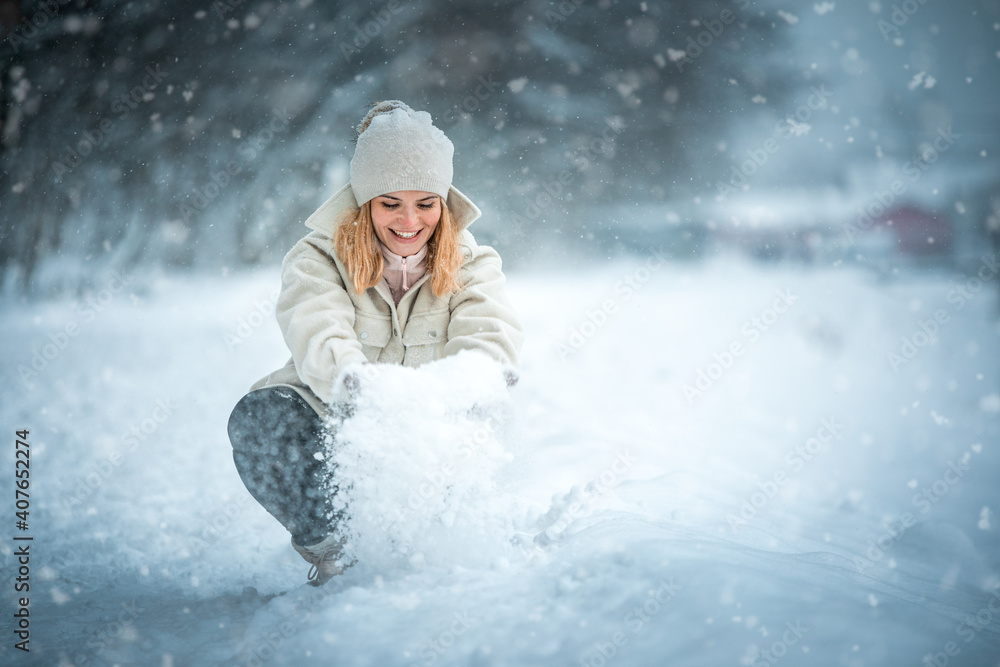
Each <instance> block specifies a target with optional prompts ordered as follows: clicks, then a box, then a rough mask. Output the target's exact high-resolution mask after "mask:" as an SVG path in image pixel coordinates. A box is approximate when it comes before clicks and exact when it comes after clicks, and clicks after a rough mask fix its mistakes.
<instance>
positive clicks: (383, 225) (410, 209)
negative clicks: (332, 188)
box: [372, 190, 441, 257]
mask: <svg viewBox="0 0 1000 667" xmlns="http://www.w3.org/2000/svg"><path fill="white" fill-rule="evenodd" d="M440 219H441V198H440V197H438V196H437V195H436V194H433V193H431V192H420V191H418V190H401V191H399V192H390V193H388V194H385V195H379V196H378V197H375V198H374V199H372V222H373V223H374V224H375V235H376V236H378V238H379V240H380V241H381V242H382V243H384V244H385V246H386V247H387V248H389V250H391V251H392V252H394V253H396V254H397V255H399V256H401V257H409V256H410V255H414V254H416V253H418V252H420V249H421V248H423V247H424V246H425V245H427V242H428V241H430V239H431V235H432V234H433V233H434V228H435V227H437V224H438V220H440Z"/></svg>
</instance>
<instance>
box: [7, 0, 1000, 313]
mask: <svg viewBox="0 0 1000 667" xmlns="http://www.w3.org/2000/svg"><path fill="white" fill-rule="evenodd" d="M0 21H2V26H3V35H4V41H3V50H4V56H3V60H2V65H0V67H2V70H0V85H2V90H0V128H2V131H0V137H2V139H0V281H2V289H3V290H5V291H6V292H7V293H28V294H34V295H41V294H50V293H59V292H66V291H71V292H72V291H79V290H86V289H87V288H88V285H89V283H90V281H91V280H93V276H95V275H97V274H98V273H102V272H104V271H106V270H108V269H118V270H127V269H128V268H130V267H138V266H141V267H142V272H143V273H144V274H147V275H150V274H152V273H155V272H156V271H168V272H169V271H188V270H191V269H196V270H204V271H209V272H212V273H218V274H221V275H227V274H228V273H229V272H232V271H238V270H241V269H244V268H246V267H253V266H255V265H260V264H268V263H270V264H273V263H276V262H278V261H279V260H280V259H281V257H282V256H283V255H284V253H285V252H286V251H287V249H288V248H289V247H291V245H292V244H293V243H294V242H295V240H297V239H298V238H299V237H300V236H301V235H302V234H303V232H304V231H305V228H304V227H303V226H302V225H301V223H302V221H303V220H304V219H305V218H306V217H307V216H308V214H309V213H310V212H311V211H313V210H314V209H315V208H316V207H317V206H318V205H319V204H320V203H321V202H322V201H323V200H324V199H325V198H326V197H327V196H329V194H331V193H332V192H333V191H334V190H336V189H337V188H339V187H340V186H341V185H343V184H344V183H345V182H347V180H348V179H349V172H348V168H349V161H350V157H351V155H352V153H353V140H354V136H355V134H354V129H353V128H354V126H355V124H356V123H357V122H358V120H359V119H360V118H361V116H362V115H363V114H364V113H365V111H366V110H367V108H368V107H369V105H370V104H371V103H372V102H375V101H378V100H382V99H387V98H398V99H402V100H404V101H406V102H407V103H409V104H410V105H411V106H413V107H415V108H418V109H426V110H428V111H429V112H430V113H431V114H432V116H433V117H434V119H435V122H436V124H437V125H438V126H439V127H441V128H442V129H443V130H444V131H445V132H446V133H447V134H448V136H449V137H450V138H451V139H452V141H453V142H454V143H455V146H456V157H455V167H456V172H455V173H456V175H455V184H456V186H457V187H458V188H459V189H461V190H463V191H464V192H466V193H467V194H469V195H470V196H471V197H472V198H473V200H474V201H476V202H477V203H478V204H479V205H480V207H481V208H482V209H483V211H484V216H483V218H482V219H481V220H480V221H479V222H477V223H476V225H475V227H474V230H473V231H474V232H475V233H476V235H477V238H478V239H479V240H480V242H485V243H488V244H493V245H495V246H496V247H497V248H498V249H499V250H500V252H501V254H502V255H503V257H504V259H505V262H506V263H507V266H508V268H511V269H513V268H519V267H524V266H531V265H533V264H545V265H546V266H551V264H552V262H570V261H575V260H576V259H578V258H581V257H584V258H591V259H594V258H608V257H612V256H618V255H621V254H626V253H630V252H644V251H645V250H646V249H647V248H649V247H664V248H666V249H668V250H669V253H670V255H671V256H672V257H673V258H675V259H676V260H678V261H698V260H701V259H704V258H706V257H708V256H712V255H713V254H716V253H718V252H720V251H724V250H726V249H732V248H735V249H737V250H738V251H739V252H741V253H746V254H748V255H749V256H751V257H753V258H755V259H756V260H759V261H762V262H798V263H806V264H822V265H831V264H837V263H861V264H864V265H866V266H870V267H872V268H873V269H874V270H877V271H879V272H880V273H882V274H890V273H891V272H893V271H894V270H897V269H898V267H899V266H900V265H901V264H906V265H917V266H935V267H940V266H941V265H945V266H953V267H954V266H962V265H964V264H970V265H974V264H975V262H976V253H977V252H979V251H980V250H981V249H982V247H983V244H985V243H988V242H995V240H996V238H997V233H998V225H1000V223H998V210H1000V199H998V197H1000V131H998V127H1000V117H998V116H1000V112H998V109H1000V4H998V3H997V2H995V1H993V0H962V1H960V2H949V3H944V2H932V1H928V0H908V1H907V2H901V3H890V2H880V1H877V0H872V1H870V2H851V3H844V2H826V1H823V2H750V1H749V0H736V1H729V0H727V1H710V0H697V1H691V2H657V1H654V0H647V1H640V2H613V1H611V0H563V1H562V2H548V1H529V2H505V1H502V0H501V1H500V2H480V1H466V0H457V1H450V2H433V3H411V2H407V1H406V0H390V1H389V2H385V3H368V2H315V1H313V0H297V1H295V2H270V1H259V0H221V1H219V2H208V1H200V2H187V1H178V2H171V3H168V4H164V3H155V2H141V1H129V2H120V1H115V0H105V1H83V0H70V1H65V2H64V1H61V0H51V1H50V2H2V3H0Z"/></svg>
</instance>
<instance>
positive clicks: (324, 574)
mask: <svg viewBox="0 0 1000 667" xmlns="http://www.w3.org/2000/svg"><path fill="white" fill-rule="evenodd" d="M343 544H344V543H343V541H342V540H341V539H340V538H338V537H336V536H334V535H330V536H329V537H327V538H326V539H325V540H323V541H322V542H320V543H319V544H314V545H313V546H310V547H306V546H302V545H300V544H296V543H295V540H292V547H293V548H294V549H295V550H296V551H298V552H299V555H300V556H302V557H303V558H304V559H305V560H306V562H307V563H309V564H311V565H312V567H311V568H309V574H308V577H309V583H310V584H312V585H313V586H322V585H323V584H325V583H326V582H328V581H330V580H331V579H333V578H334V577H335V576H337V575H338V574H341V573H343V571H344V568H343V564H342V563H341V561H340V552H341V550H342V548H343Z"/></svg>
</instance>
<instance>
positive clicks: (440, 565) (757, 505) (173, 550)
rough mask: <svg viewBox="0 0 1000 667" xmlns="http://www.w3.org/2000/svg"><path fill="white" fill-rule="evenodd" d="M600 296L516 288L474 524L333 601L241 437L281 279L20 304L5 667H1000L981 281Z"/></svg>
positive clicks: (401, 538) (631, 280) (3, 411)
mask: <svg viewBox="0 0 1000 667" xmlns="http://www.w3.org/2000/svg"><path fill="white" fill-rule="evenodd" d="M586 268H587V271H586V273H574V274H572V275H566V274H562V273H556V272H552V273H539V272H535V273H520V274H515V275H512V276H511V277H510V294H511V297H512V299H513V300H514V302H515V304H516V306H517V307H518V309H519V311H520V312H521V314H522V317H523V321H524V324H525V328H526V334H527V342H526V344H525V348H524V360H523V362H524V363H523V369H522V376H521V381H520V384H519V385H518V386H517V387H516V388H515V389H514V390H513V391H512V400H513V408H514V410H513V412H514V414H515V416H516V418H515V420H514V422H513V423H512V424H510V425H509V426H510V428H509V432H508V433H507V435H506V436H505V440H504V441H503V443H502V445H503V448H504V450H503V451H502V452H500V453H499V454H498V452H497V450H490V454H489V456H490V461H491V463H490V466H485V465H478V464H475V467H474V468H473V473H474V474H473V473H470V474H472V475H473V476H471V477H463V478H461V480H462V481H466V482H467V481H468V479H478V480H480V481H481V484H480V485H478V486H477V485H474V484H468V483H465V484H459V486H460V487H461V490H462V493H463V494H464V495H463V496H462V497H463V498H465V499H466V500H465V501H463V504H462V506H461V508H460V509H462V508H464V509H465V510H468V509H469V508H475V509H476V511H475V512H470V511H466V512H465V514H464V515H462V520H454V516H452V517H451V518H450V519H448V520H447V521H445V522H444V523H441V522H439V523H440V525H437V524H434V525H431V524H432V523H433V522H428V516H429V515H427V514H420V511H419V510H413V509H412V508H411V509H410V511H414V512H416V518H415V519H414V520H415V521H423V522H424V525H425V526H428V530H433V535H434V536H435V538H434V539H427V534H428V533H427V532H426V531H413V530H406V526H405V525H396V526H395V527H393V526H391V525H389V526H388V527H387V526H385V525H383V526H382V529H383V530H388V531H391V530H395V531H396V532H395V533H394V535H390V537H392V538H393V539H394V540H395V542H392V540H390V541H389V542H386V544H389V543H390V542H392V544H394V547H393V548H395V549H398V550H399V553H406V554H409V555H410V557H407V558H388V557H386V558H379V557H378V554H379V552H378V551H375V550H373V547H374V546H377V545H376V543H375V542H370V543H367V544H360V545H358V548H357V553H361V554H363V553H365V549H366V548H367V549H369V553H370V554H372V556H371V559H370V560H368V561H364V560H361V561H359V562H358V563H357V564H356V565H355V566H354V567H352V568H350V569H349V570H348V571H347V572H346V573H345V574H344V575H343V576H342V577H340V578H338V579H335V580H334V581H333V582H331V583H330V584H329V585H327V586H325V587H323V588H320V589H315V588H313V587H310V586H307V585H305V575H306V571H307V569H308V566H307V565H306V564H305V563H304V562H303V561H302V560H301V559H300V558H299V556H298V555H297V554H296V553H295V552H294V551H292V549H291V547H290V546H289V544H288V537H287V534H286V533H285V532H284V530H283V529H282V528H281V527H280V526H279V525H278V524H277V522H276V521H274V520H273V519H272V518H271V517H270V516H269V515H268V514H267V513H266V512H265V511H264V510H263V509H261V508H260V507H259V506H258V505H257V504H256V503H255V502H254V501H253V500H252V499H251V498H250V496H249V495H248V494H247V492H246V491H245V490H244V488H243V486H242V484H241V482H240V479H239V477H238V476H237V474H236V471H235V469H234V467H233V463H232V458H231V452H230V447H229V443H228V440H227V437H226V421H227V418H228V415H229V411H230V409H231V408H232V406H233V405H234V404H235V403H236V401H237V400H238V399H239V397H240V396H241V395H242V394H243V393H244V392H245V391H246V389H247V388H248V387H249V385H250V384H251V383H252V382H253V381H254V380H256V379H257V378H259V377H260V376H262V375H263V374H265V373H266V372H269V371H270V370H272V369H274V368H276V367H278V366H280V365H281V364H283V363H284V362H285V360H286V358H287V352H286V350H285V347H284V344H283V342H282V340H281V337H280V334H279V332H278V329H277V325H276V324H275V323H274V321H273V318H270V317H268V318H265V317H263V316H262V315H260V312H261V311H264V312H270V309H271V304H272V302H273V293H274V289H275V287H276V286H277V272H276V270H268V271H262V272H259V273H254V274H250V275H231V276H229V277H227V278H224V279H223V278H219V277H207V276H196V277H185V278H170V279H166V278H161V279H158V280H156V281H152V282H150V283H146V282H143V281H140V280H139V279H134V280H131V281H128V280H127V277H125V280H126V282H127V284H125V285H124V286H122V285H120V282H119V279H113V278H111V277H110V276H109V277H108V279H107V282H106V290H107V291H105V292H103V293H99V294H98V295H97V297H98V298H99V299H101V300H103V301H104V302H105V303H104V305H101V303H100V302H99V301H95V302H93V303H92V304H89V305H88V304H87V303H86V302H79V303H78V304H76V305H74V304H73V303H72V302H69V301H54V302H47V303H44V304H41V305H23V304H19V303H15V302H13V301H10V300H8V301H6V302H4V303H3V304H0V331H2V334H0V341H2V343H0V345H2V353H3V354H2V357H0V368H2V369H3V378H4V380H5V382H4V386H3V388H2V389H0V415H2V419H0V422H2V423H3V425H4V428H6V429H7V432H8V434H7V437H8V441H9V442H11V446H6V447H4V450H3V451H4V455H3V460H4V465H5V470H6V471H7V472H4V473H3V474H4V476H5V478H7V479H10V478H11V477H12V475H13V470H14V454H13V449H14V448H13V446H12V444H13V440H14V431H15V429H21V428H27V429H30V430H31V434H30V438H31V447H32V450H31V453H32V456H31V464H32V466H31V502H32V505H31V515H30V530H29V531H28V533H29V534H31V535H32V536H33V537H34V541H33V542H32V545H31V591H30V597H31V632H32V634H31V645H30V646H31V653H30V654H22V653H21V652H19V651H16V650H15V649H14V648H13V644H14V641H15V640H14V636H13V634H12V633H11V632H9V631H7V632H5V634H4V641H3V643H2V648H0V662H3V663H4V664H39V665H70V664H74V665H105V664H107V665H111V664H119V665H215V664H227V665H228V664H234V665H247V666H253V665H275V664H288V665H307V664H317V665H319V664H323V665H338V666H340V665H377V666H384V665H431V664H462V665H511V666H523V665H590V666H592V667H602V666H603V665H621V666H623V667H624V666H625V665H674V666H679V665H704V666H706V667H717V666H719V665H773V664H779V663H780V664H781V665H788V666H789V667H791V666H793V665H849V666H862V665H866V666H867V665H886V666H890V665H891V666H893V667H895V666H897V665H914V666H918V665H922V664H932V665H945V664H951V665H965V666H969V667H973V666H976V667H979V666H992V665H1000V593H991V591H994V590H995V589H996V588H997V587H998V586H1000V577H998V574H997V573H998V570H1000V540H998V537H997V536H998V534H1000V517H998V516H997V515H996V512H997V511H998V510H1000V497H998V491H997V489H998V488H1000V439H998V432H1000V421H998V416H1000V374H998V362H1000V327H998V324H997V296H996V289H997V288H996V285H995V282H996V278H995V277H992V276H990V274H989V272H988V271H986V272H985V274H986V275H987V276H988V277H989V279H988V280H987V282H986V284H985V286H983V287H982V288H981V289H979V290H978V291H972V288H973V287H974V286H975V283H974V282H969V281H970V279H971V278H972V277H973V276H974V273H969V274H968V275H962V274H954V273H952V274H945V273H941V274H932V273H926V272H924V273H913V274H910V275H900V276H898V277H897V278H896V279H893V280H885V279H884V278H878V277H876V276H874V275H870V274H868V273H865V272H863V271H861V270H859V269H851V268H839V269H823V270H810V271H800V270H797V269H794V268H789V267H771V268H762V267H760V266H758V265H750V264H747V263H745V262H744V261H742V260H739V259H736V258H726V259H718V260H714V261H712V262H710V263H707V264H691V265H670V266H660V265H659V263H658V261H657V260H656V259H655V258H651V259H650V260H649V262H648V263H647V262H646V260H644V259H642V258H638V259H636V260H634V261H632V262H628V261H622V262H619V263H616V264H614V265H608V266H604V267H598V266H595V265H593V264H588V265H587V267H586ZM956 286H959V287H962V288H963V289H965V290H966V292H965V293H964V294H965V296H962V293H960V292H957V291H953V290H955V289H956ZM98 309H100V310H98ZM938 311H941V312H938ZM935 315H937V319H938V321H937V323H932V321H933V320H934V319H935ZM921 323H923V324H921ZM67 325H75V327H73V326H71V327H70V328H71V329H72V334H70V333H66V335H65V336H61V335H60V334H59V332H66V331H67V329H66V327H67ZM924 329H927V330H931V329H936V330H935V332H934V334H935V335H934V336H933V340H929V339H928V338H927V336H926V334H925V333H924V331H923V330H924ZM904 337H905V338H906V339H907V340H908V341H910V343H908V344H906V345H904V343H903V340H902V339H903V338H904ZM48 343H51V345H52V346H53V347H49V348H47V352H48V354H49V356H51V357H53V358H52V359H51V360H48V359H44V357H39V358H38V359H37V360H36V364H37V365H38V366H39V367H41V368H40V370H38V371H37V374H36V375H34V376H32V377H26V378H24V379H22V374H21V373H20V372H19V366H22V365H23V366H26V367H30V365H31V363H32V356H33V353H34V352H35V351H36V350H39V351H40V352H41V353H42V354H44V353H45V352H46V349H45V348H43V346H44V345H45V344H48ZM60 343H61V344H62V345H61V346H60ZM909 344H912V345H913V347H912V348H910V347H908V345H909ZM904 348H905V349H904ZM890 352H894V353H895V354H897V355H899V358H898V359H894V358H890V357H889V356H888V354H889V353H890ZM43 361H44V364H43V363H42V362H43ZM42 366H44V367H42ZM894 367H895V368H894ZM413 377H414V378H415V380H414V381H415V382H416V381H417V378H419V376H418V375H415V376H413ZM471 382H472V384H473V385H475V381H471ZM412 400H413V401H414V403H413V404H412V405H410V404H406V405H401V406H400V410H411V411H412V410H413V409H415V407H418V406H419V404H420V402H421V401H433V400H434V397H433V396H431V395H424V396H423V397H419V396H418V397H416V398H413V399H412ZM379 409H382V410H389V409H391V406H386V405H385V403H384V402H383V403H382V404H381V406H380V407H379ZM417 426H420V424H419V423H418V425H417ZM491 437H492V436H491ZM417 441H419V438H418V439H417ZM492 444H493V443H491V445H492ZM400 446H402V445H399V444H393V443H391V442H382V443H379V448H380V450H381V451H382V452H383V453H384V454H385V455H386V456H387V457H388V460H389V461H390V462H391V461H392V460H393V456H392V455H393V447H400ZM413 460H417V459H413ZM491 466H492V467H491ZM390 467H391V465H390ZM362 468H363V466H362ZM435 470H436V469H435V468H433V467H432V468H431V469H430V470H428V471H423V472H425V473H426V475H425V476H427V478H428V479H432V478H433V477H434V472H435ZM484 470H489V471H490V475H488V476H484V475H483V471H484ZM458 471H459V474H462V469H461V468H458ZM475 475H478V477H476V476H475ZM417 479H419V478H417ZM411 481H412V479H411ZM457 481H458V478H456V482H457ZM479 486H481V487H482V488H481V489H479ZM3 488H4V489H7V491H5V492H4V505H3V506H4V508H5V510H6V511H7V512H8V513H7V514H6V516H8V517H9V522H10V523H9V524H8V525H9V528H8V530H7V533H8V536H9V537H8V538H7V539H6V540H4V542H3V544H2V547H0V548H2V553H3V562H4V582H3V593H4V599H5V600H6V601H7V603H6V606H5V609H7V610H8V611H7V612H5V618H6V620H5V621H4V624H5V627H8V626H9V624H10V622H11V619H12V615H11V614H12V613H13V612H12V611H10V610H12V609H14V606H13V605H14V598H15V594H14V592H13V581H12V577H13V576H14V574H15V567H16V559H15V557H14V555H13V550H14V548H15V544H16V543H15V542H14V541H13V540H12V539H11V537H12V534H13V533H14V532H16V531H15V529H14V526H13V524H14V516H13V513H14V507H13V495H14V494H13V492H12V490H11V489H12V486H11V485H10V484H9V482H4V484H3ZM428 495H433V494H432V493H431V492H429V493H428ZM397 496H398V498H400V499H402V498H406V497H409V496H407V495H405V494H402V493H397ZM359 497H361V496H359ZM369 497H370V498H384V496H380V495H377V494H376V495H371V494H370V495H369ZM414 504H415V505H417V506H418V507H427V508H433V507H437V508H438V509H440V503H438V505H435V503H434V502H429V503H427V505H424V506H421V505H419V503H414ZM427 511H431V510H430V509H428V510H427ZM435 516H437V515H435ZM476 517H480V519H479V524H478V526H477V523H476V522H477V519H476ZM372 530H374V529H372ZM372 530H369V532H368V533H367V534H368V535H371V534H373V533H372ZM365 534H366V533H364V531H362V533H361V537H360V538H359V539H365V537H364V535H365ZM497 535H501V536H502V538H503V539H492V538H495V537H496V536H497ZM382 537H383V538H384V537H385V535H382ZM511 537H512V538H514V545H511V543H510V539H508V538H511ZM371 539H375V538H371ZM470 545H473V546H474V547H475V548H470ZM484 545H485V546H484ZM491 545H492V546H491ZM484 549H486V552H485V553H484Z"/></svg>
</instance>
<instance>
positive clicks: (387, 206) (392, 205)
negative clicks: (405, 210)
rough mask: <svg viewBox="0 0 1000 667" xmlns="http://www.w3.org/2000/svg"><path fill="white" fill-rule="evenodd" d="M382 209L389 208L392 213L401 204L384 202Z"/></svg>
mask: <svg viewBox="0 0 1000 667" xmlns="http://www.w3.org/2000/svg"><path fill="white" fill-rule="evenodd" d="M382 208H387V209H389V210H390V211H391V210H393V209H394V208H399V204H390V203H388V202H382Z"/></svg>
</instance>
